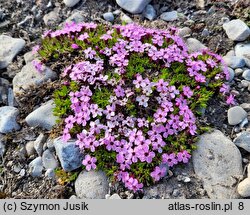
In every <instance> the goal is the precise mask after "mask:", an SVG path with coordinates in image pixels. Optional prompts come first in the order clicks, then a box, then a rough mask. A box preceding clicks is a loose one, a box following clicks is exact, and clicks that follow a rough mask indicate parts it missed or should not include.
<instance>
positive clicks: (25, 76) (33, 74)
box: [13, 62, 57, 97]
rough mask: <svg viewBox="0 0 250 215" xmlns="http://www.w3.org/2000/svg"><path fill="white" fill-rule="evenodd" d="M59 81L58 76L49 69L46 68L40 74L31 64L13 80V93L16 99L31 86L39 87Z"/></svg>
mask: <svg viewBox="0 0 250 215" xmlns="http://www.w3.org/2000/svg"><path fill="white" fill-rule="evenodd" d="M55 79H57V74H56V73H55V72H53V71H52V70H51V69H49V68H48V67H45V68H44V69H43V71H41V72H38V71H37V70H36V69H35V67H34V66H33V64H32V63H31V62H30V63H28V64H27V65H25V66H24V67H23V68H22V70H21V72H19V73H17V74H16V76H15V77H14V79H13V91H14V95H15V97H16V96H17V95H19V94H22V93H23V92H24V90H27V89H28V88H29V87H30V86H32V85H35V86H39V85H41V84H43V83H45V82H47V81H50V80H55Z"/></svg>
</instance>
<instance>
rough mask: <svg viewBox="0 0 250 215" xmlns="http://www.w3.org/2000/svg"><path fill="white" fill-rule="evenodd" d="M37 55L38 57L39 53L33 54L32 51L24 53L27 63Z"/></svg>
mask: <svg viewBox="0 0 250 215" xmlns="http://www.w3.org/2000/svg"><path fill="white" fill-rule="evenodd" d="M37 57H38V54H33V52H32V51H29V52H26V53H25V54H24V61H25V63H26V64H28V63H29V62H32V61H33V60H35V58H37Z"/></svg>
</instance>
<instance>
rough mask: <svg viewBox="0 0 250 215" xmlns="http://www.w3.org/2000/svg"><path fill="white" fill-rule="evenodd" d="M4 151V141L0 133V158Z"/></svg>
mask: <svg viewBox="0 0 250 215" xmlns="http://www.w3.org/2000/svg"><path fill="white" fill-rule="evenodd" d="M5 151H6V148H5V141H4V140H3V136H2V135H1V134H0V159H1V157H3V155H4V153H5Z"/></svg>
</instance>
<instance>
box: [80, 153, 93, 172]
mask: <svg viewBox="0 0 250 215" xmlns="http://www.w3.org/2000/svg"><path fill="white" fill-rule="evenodd" d="M95 163H96V158H95V157H91V156H90V155H86V156H85V158H84V160H83V161H82V164H83V165H84V166H85V167H86V170H87V171H90V170H91V169H96V165H95Z"/></svg>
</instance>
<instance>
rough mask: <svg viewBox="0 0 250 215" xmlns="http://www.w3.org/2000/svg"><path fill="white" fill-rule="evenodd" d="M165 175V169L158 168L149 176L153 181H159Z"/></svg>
mask: <svg viewBox="0 0 250 215" xmlns="http://www.w3.org/2000/svg"><path fill="white" fill-rule="evenodd" d="M166 174H167V168H166V167H162V168H160V167H159V166H157V167H155V169H154V171H153V172H151V173H150V176H151V177H152V178H153V179H154V181H159V180H160V179H161V178H163V177H164V176H165V175H166Z"/></svg>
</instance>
